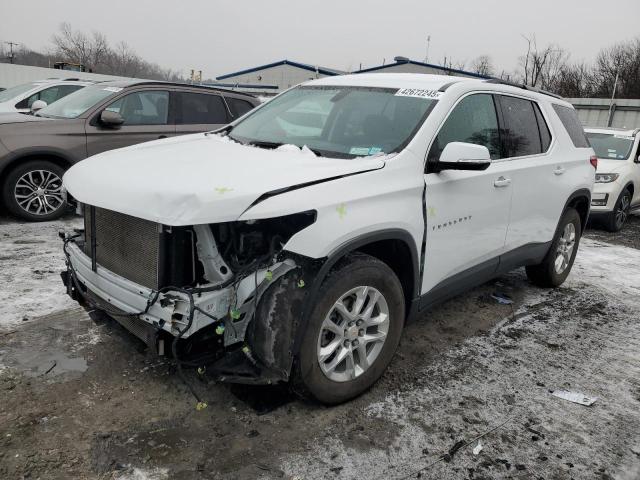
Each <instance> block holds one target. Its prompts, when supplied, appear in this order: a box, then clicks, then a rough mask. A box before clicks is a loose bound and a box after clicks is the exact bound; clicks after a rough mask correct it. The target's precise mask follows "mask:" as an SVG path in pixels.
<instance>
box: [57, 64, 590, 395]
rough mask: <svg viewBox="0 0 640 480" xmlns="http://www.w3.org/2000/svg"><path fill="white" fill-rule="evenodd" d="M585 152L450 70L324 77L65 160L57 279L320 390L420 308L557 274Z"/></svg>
mask: <svg viewBox="0 0 640 480" xmlns="http://www.w3.org/2000/svg"><path fill="white" fill-rule="evenodd" d="M312 106H313V108H312ZM292 112H293V113H292ZM305 112H306V113H308V115H309V117H308V118H307V117H305V115H304V114H305ZM319 112H322V113H323V114H322V115H319ZM283 119H286V121H282V120H283ZM319 121H320V122H321V125H318V124H317V122H319ZM289 125H293V126H291V127H290V126H289ZM311 126H313V128H310V127H311ZM595 162H596V159H595V157H594V156H593V150H592V149H591V148H590V147H589V144H588V142H587V139H586V137H585V134H584V131H583V129H582V126H581V125H580V123H579V120H578V118H577V115H576V113H575V110H574V109H573V107H572V106H571V105H570V104H569V103H567V102H565V101H563V100H562V99H560V98H556V97H553V96H550V95H547V94H544V93H540V92H537V91H533V90H531V89H523V88H517V87H515V86H510V85H505V84H500V83H497V82H495V81H493V82H492V81H484V80H478V79H469V78H459V77H451V76H438V75H419V74H359V75H345V76H339V77H328V78H324V79H320V80H315V81H311V82H308V83H306V84H303V85H301V86H298V87H296V88H293V89H291V90H289V91H287V92H285V93H283V94H281V95H280V96H278V97H276V98H274V99H273V100H271V101H269V102H268V103H265V104H263V105H261V106H260V107H258V108H256V109H255V110H253V111H252V112H250V113H249V114H248V115H246V116H245V117H243V118H242V119H240V120H238V121H235V122H233V123H232V124H231V125H230V126H228V127H226V128H223V129H221V130H219V131H218V133H213V134H212V133H208V134H198V135H189V136H185V137H181V138H175V139H172V140H169V141H163V142H150V143H147V144H144V145H139V146H134V147H129V148H127V149H122V150H118V151H113V152H108V153H103V154H100V155H96V156H94V157H92V158H90V159H87V160H85V161H83V162H80V163H79V164H77V165H75V166H74V167H72V168H71V169H70V170H69V171H68V172H67V173H66V174H65V177H64V184H65V186H66V188H67V189H68V191H69V192H70V193H71V194H72V195H73V196H74V197H75V198H76V199H77V200H78V201H79V202H81V205H82V208H83V211H84V212H85V229H84V232H82V233H81V234H77V235H66V236H65V248H64V249H65V252H66V254H67V265H68V270H67V272H65V273H64V274H63V278H64V280H65V282H66V285H67V288H68V292H69V293H70V294H71V295H72V296H76V298H78V297H79V298H81V299H83V300H84V301H86V302H88V303H89V304H91V305H94V306H95V308H99V309H103V310H105V311H106V312H107V313H109V314H110V315H112V316H113V317H114V318H115V319H117V320H118V321H120V322H122V324H123V325H125V326H126V327H127V328H129V329H130V330H131V331H132V332H134V333H135V334H136V335H138V336H139V337H140V338H142V339H144V340H145V341H146V342H147V343H148V344H149V345H150V346H151V347H153V348H154V349H156V350H158V351H166V350H165V345H166V346H167V347H168V346H169V345H172V347H173V353H174V354H175V355H176V357H177V358H178V359H180V358H181V356H182V354H183V353H184V352H187V351H191V352H194V351H199V352H202V351H203V350H201V349H199V348H197V347H196V346H197V345H199V344H202V343H204V345H206V347H207V348H208V350H207V351H208V352H209V357H208V360H209V362H210V363H209V365H208V366H207V372H210V373H212V374H214V375H216V376H217V377H218V378H219V379H221V380H225V381H233V382H242V383H264V384H267V383H268V384H271V383H277V382H286V381H292V382H293V383H294V384H295V386H296V388H295V390H296V391H297V392H306V393H307V394H310V395H312V396H313V397H315V398H316V399H318V400H320V401H322V402H326V403H329V404H332V403H338V402H342V401H345V400H347V399H350V398H352V397H354V396H356V395H358V394H360V393H362V392H363V391H364V390H365V389H367V388H368V387H370V386H371V385H372V384H373V383H374V382H375V381H376V380H377V379H378V378H379V377H380V375H382V373H383V372H384V370H385V368H386V367H387V365H388V364H389V362H390V360H391V358H392V356H393V354H394V352H395V350H396V348H397V347H398V342H399V340H400V335H401V332H402V329H403V327H404V325H405V320H407V319H408V318H414V317H416V316H418V315H424V312H425V311H426V310H427V309H428V308H430V307H431V306H433V305H434V304H436V303H437V302H441V301H442V300H444V299H447V298H450V297H451V296H453V295H456V294H458V293H460V292H463V291H465V290H466V289H468V288H470V287H472V286H474V285H477V284H480V283H482V282H485V281H487V280H489V279H491V278H493V277H495V276H496V275H500V274H502V273H504V272H506V271H508V270H511V269H513V268H516V267H521V266H526V272H527V275H528V276H529V278H530V279H531V281H532V282H533V283H535V284H536V285H540V286H543V287H555V286H558V285H560V284H562V282H564V280H565V279H566V278H567V275H568V274H569V271H570V270H571V267H572V264H573V262H574V259H575V256H576V252H577V250H578V243H579V241H580V236H581V234H582V228H583V225H584V224H585V222H586V220H587V216H588V214H589V205H590V203H591V191H592V188H593V182H594V173H595ZM92 308H93V307H92ZM200 361H204V360H202V357H200Z"/></svg>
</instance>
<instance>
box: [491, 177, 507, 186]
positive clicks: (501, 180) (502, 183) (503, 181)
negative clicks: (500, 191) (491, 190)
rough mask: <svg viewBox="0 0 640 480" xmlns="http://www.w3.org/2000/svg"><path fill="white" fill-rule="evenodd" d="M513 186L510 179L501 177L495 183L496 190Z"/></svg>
mask: <svg viewBox="0 0 640 480" xmlns="http://www.w3.org/2000/svg"><path fill="white" fill-rule="evenodd" d="M509 185H511V179H510V178H504V177H499V178H498V179H497V180H496V181H495V182H493V186H494V187H496V188H502V187H508V186H509Z"/></svg>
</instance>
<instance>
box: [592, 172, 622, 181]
mask: <svg viewBox="0 0 640 480" xmlns="http://www.w3.org/2000/svg"><path fill="white" fill-rule="evenodd" d="M619 176H620V175H618V174H617V173H596V183H611V182H615V181H616V180H617V179H618V177H619Z"/></svg>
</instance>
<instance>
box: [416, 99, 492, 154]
mask: <svg viewBox="0 0 640 480" xmlns="http://www.w3.org/2000/svg"><path fill="white" fill-rule="evenodd" d="M450 142H466V143H475V144H476V145H484V146H485V147H487V148H488V149H489V153H490V154H491V158H492V159H496V158H500V137H499V135H498V118H497V116H496V108H495V105H494V103H493V97H492V96H491V95H488V94H476V95H470V96H468V97H466V98H464V99H462V101H460V103H458V105H456V107H455V108H454V109H453V111H452V112H451V114H450V115H449V117H448V118H447V120H446V121H445V122H444V125H442V128H441V129H440V131H439V132H438V135H437V136H436V138H435V140H434V141H433V145H432V146H431V150H430V151H429V155H428V157H427V158H428V160H429V161H431V162H435V161H438V159H439V158H440V154H441V153H442V150H444V147H445V146H446V145H447V144H448V143H450Z"/></svg>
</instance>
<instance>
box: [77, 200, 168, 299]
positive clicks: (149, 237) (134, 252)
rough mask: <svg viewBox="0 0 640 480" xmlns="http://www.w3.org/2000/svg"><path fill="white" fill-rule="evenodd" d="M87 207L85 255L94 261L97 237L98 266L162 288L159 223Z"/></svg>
mask: <svg viewBox="0 0 640 480" xmlns="http://www.w3.org/2000/svg"><path fill="white" fill-rule="evenodd" d="M93 211H95V232H94V231H93V228H92V226H93V222H92V219H91V212H92V208H91V206H89V205H85V206H84V225H85V246H84V249H85V253H86V254H87V255H88V256H90V257H92V258H93V256H92V253H93V252H92V244H93V236H94V235H95V246H96V252H95V259H96V263H97V264H98V265H100V266H102V267H104V268H106V269H107V270H110V271H111V272H113V273H115V274H117V275H120V276H121V277H124V278H126V279H128V280H131V281H133V282H135V283H138V284H140V285H143V286H145V287H148V288H152V289H157V288H158V285H159V263H158V262H159V259H160V242H161V231H160V228H159V227H160V225H159V224H158V223H155V222H150V221H148V220H143V219H141V218H136V217H132V216H130V215H125V214H123V213H118V212H113V211H111V210H106V209H103V208H98V207H95V209H94V210H93Z"/></svg>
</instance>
